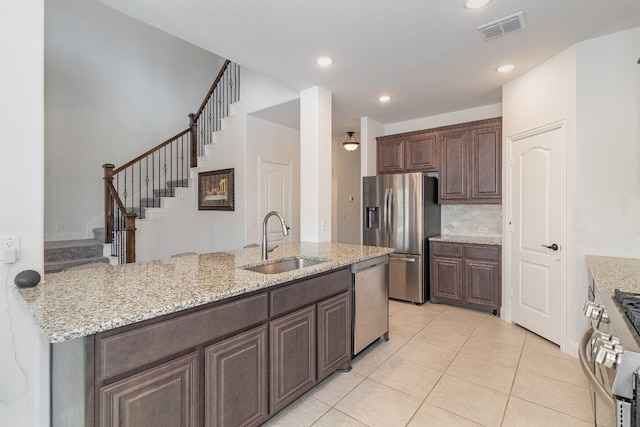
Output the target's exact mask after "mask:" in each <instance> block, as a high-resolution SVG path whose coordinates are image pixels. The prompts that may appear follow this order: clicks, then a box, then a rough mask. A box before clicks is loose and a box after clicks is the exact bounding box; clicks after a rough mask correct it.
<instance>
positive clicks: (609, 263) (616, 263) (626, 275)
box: [585, 255, 640, 294]
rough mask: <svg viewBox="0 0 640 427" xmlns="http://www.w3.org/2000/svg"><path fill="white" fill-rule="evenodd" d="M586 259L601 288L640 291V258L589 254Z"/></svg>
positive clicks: (610, 290) (611, 291)
mask: <svg viewBox="0 0 640 427" xmlns="http://www.w3.org/2000/svg"><path fill="white" fill-rule="evenodd" d="M585 260H586V262H587V267H589V271H590V272H591V275H592V276H593V278H594V280H595V281H596V283H597V284H598V288H599V289H600V290H602V291H606V292H610V293H611V294H613V291H614V290H615V289H620V290H621V291H625V292H634V293H640V259H637V258H615V257H606V256H595V255H587V256H586V257H585Z"/></svg>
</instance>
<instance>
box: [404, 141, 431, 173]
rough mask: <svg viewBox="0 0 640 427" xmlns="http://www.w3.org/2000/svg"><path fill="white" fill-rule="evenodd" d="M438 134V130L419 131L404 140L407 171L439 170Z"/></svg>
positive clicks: (405, 167)
mask: <svg viewBox="0 0 640 427" xmlns="http://www.w3.org/2000/svg"><path fill="white" fill-rule="evenodd" d="M437 137H438V134H437V133H436V132H430V133H419V134H415V135H412V136H410V137H409V138H407V140H406V141H405V142H404V151H405V163H404V169H405V171H407V172H429V171H437V170H438V163H439V161H438V160H439V159H438V140H437Z"/></svg>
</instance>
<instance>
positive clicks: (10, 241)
mask: <svg viewBox="0 0 640 427" xmlns="http://www.w3.org/2000/svg"><path fill="white" fill-rule="evenodd" d="M5 249H13V250H15V251H16V258H18V255H17V254H18V251H19V250H20V236H0V261H1V260H3V259H4V254H3V252H4V250H5Z"/></svg>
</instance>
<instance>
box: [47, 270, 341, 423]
mask: <svg viewBox="0 0 640 427" xmlns="http://www.w3.org/2000/svg"><path fill="white" fill-rule="evenodd" d="M350 301H351V272H350V270H349V269H348V268H342V269H340V270H334V271H330V272H327V273H323V274H319V275H316V276H311V277H309V278H305V279H302V280H298V281H293V282H290V283H286V284H282V285H279V286H274V287H273V288H270V289H265V290H262V291H257V292H254V293H252V294H249V295H248V296H238V297H235V298H230V299H229V300H225V301H220V302H215V303H212V304H208V305H206V306H204V307H197V308H192V309H187V310H185V311H184V312H182V313H174V314H170V315H167V316H162V317H159V318H156V319H151V320H147V321H143V322H140V323H138V324H132V325H128V326H124V327H122V328H117V329H113V330H110V331H105V332H101V333H98V334H96V335H91V336H88V337H84V338H78V339H75V340H71V341H66V342H64V343H59V344H54V345H53V346H52V351H51V353H52V362H51V365H52V372H55V375H54V376H52V396H53V397H52V424H55V425H92V426H95V427H111V426H167V427H173V426H175V427H189V426H203V425H204V426H207V427H213V426H216V427H223V426H234V427H235V426H244V427H248V426H258V425H261V424H263V423H264V422H265V421H266V420H267V419H269V418H270V417H272V416H273V415H274V414H275V413H276V412H278V411H280V410H281V409H282V408H284V407H285V406H286V405H288V404H289V403H291V402H292V401H294V400H295V399H297V398H298V397H300V396H301V395H302V394H303V393H305V392H306V391H307V390H309V389H310V388H312V387H313V386H314V385H315V384H317V382H318V381H320V380H322V379H324V378H326V377H327V376H329V375H331V374H332V373H333V372H335V371H336V370H337V369H338V368H348V367H349V366H350V364H351V351H350V350H351V306H350Z"/></svg>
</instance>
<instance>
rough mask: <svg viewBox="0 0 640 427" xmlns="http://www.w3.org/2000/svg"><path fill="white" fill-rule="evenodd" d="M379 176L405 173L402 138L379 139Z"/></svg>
mask: <svg viewBox="0 0 640 427" xmlns="http://www.w3.org/2000/svg"><path fill="white" fill-rule="evenodd" d="M377 140H378V146H377V161H378V174H385V173H398V172H403V171H404V141H403V138H402V137H401V136H393V137H380V138H377Z"/></svg>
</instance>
